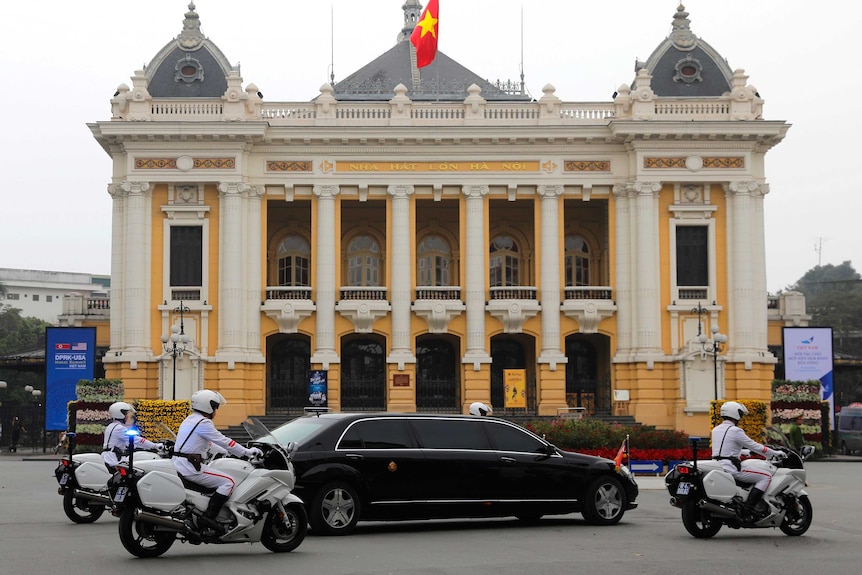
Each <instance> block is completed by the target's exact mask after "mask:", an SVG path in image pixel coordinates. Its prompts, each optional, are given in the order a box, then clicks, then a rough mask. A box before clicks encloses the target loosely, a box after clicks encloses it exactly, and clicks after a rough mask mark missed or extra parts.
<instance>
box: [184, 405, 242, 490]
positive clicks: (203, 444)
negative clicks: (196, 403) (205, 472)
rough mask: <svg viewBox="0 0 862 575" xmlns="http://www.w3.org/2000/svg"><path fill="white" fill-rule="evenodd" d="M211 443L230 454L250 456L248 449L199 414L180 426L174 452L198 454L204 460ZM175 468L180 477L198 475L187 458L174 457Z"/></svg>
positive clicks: (196, 413)
mask: <svg viewBox="0 0 862 575" xmlns="http://www.w3.org/2000/svg"><path fill="white" fill-rule="evenodd" d="M210 443H213V444H215V445H217V446H219V447H223V448H224V449H226V450H227V451H228V452H229V453H230V454H232V455H236V456H237V457H242V456H243V455H247V454H248V451H249V450H248V449H246V448H245V447H243V446H242V445H240V444H239V443H237V442H236V441H234V440H233V439H231V438H230V437H228V436H226V435H223V434H222V433H221V432H220V431H219V430H217V429H216V428H215V425H213V422H212V420H211V419H209V418H208V417H204V416H203V415H202V414H200V413H198V412H194V413H192V414H191V415H190V416H188V417H187V418H186V419H185V421H183V422H182V424H180V430H179V433H177V441H176V443H175V444H174V451H175V452H178V453H188V454H197V455H200V456H201V457H202V458H204V456H205V455H206V452H207V449H208V448H209V445H210ZM173 462H174V467H175V468H176V470H177V471H178V472H179V474H180V475H184V476H187V477H188V476H190V475H195V474H197V473H198V470H196V469H195V466H194V465H192V463H191V461H189V460H188V459H186V458H185V457H178V456H176V455H175V456H174V457H173Z"/></svg>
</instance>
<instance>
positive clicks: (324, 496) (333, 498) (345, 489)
mask: <svg viewBox="0 0 862 575" xmlns="http://www.w3.org/2000/svg"><path fill="white" fill-rule="evenodd" d="M308 520H309V522H310V523H311V528H312V529H313V530H314V532H315V533H317V534H319V535H347V534H349V533H351V532H352V531H353V530H354V529H355V528H356V524H357V523H358V522H359V497H358V495H357V494H356V490H355V489H353V487H352V486H351V485H350V484H348V483H346V482H344V481H333V482H332V483H327V484H326V485H324V486H323V488H321V489H320V491H318V492H317V495H316V496H315V497H314V501H312V503H311V511H310V512H309V517H308Z"/></svg>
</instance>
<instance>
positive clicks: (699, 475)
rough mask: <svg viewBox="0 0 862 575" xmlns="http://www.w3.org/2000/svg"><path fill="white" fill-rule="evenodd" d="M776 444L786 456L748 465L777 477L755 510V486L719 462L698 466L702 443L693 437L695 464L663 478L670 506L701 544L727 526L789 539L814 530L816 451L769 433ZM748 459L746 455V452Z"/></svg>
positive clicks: (771, 430) (683, 465) (744, 464)
mask: <svg viewBox="0 0 862 575" xmlns="http://www.w3.org/2000/svg"><path fill="white" fill-rule="evenodd" d="M768 431H769V433H770V435H771V437H772V438H773V439H776V438H778V439H780V440H782V443H783V445H770V447H771V448H772V449H774V450H776V451H779V452H781V453H783V454H784V457H783V458H775V459H773V460H772V461H767V460H763V459H756V458H751V459H745V460H744V461H742V462H741V467H742V469H743V470H746V469H750V470H756V471H759V472H761V473H768V474H769V475H771V476H772V480H771V481H770V483H769V487H768V488H767V489H766V492H765V493H764V494H763V498H762V499H761V500H760V501H759V502H758V503H757V505H756V506H755V507H754V509H753V510H752V509H750V508H749V507H748V506H747V505H746V501H747V499H748V494H749V490H750V488H751V486H752V484H747V483H741V482H737V481H736V480H735V479H734V478H733V476H732V475H731V474H729V473H728V472H727V471H725V470H724V467H723V466H722V465H721V462H720V461H716V460H713V459H707V460H700V461H698V460H697V443H698V441H700V438H699V437H691V438H689V440H690V441H691V446H692V460H691V461H687V462H684V463H680V464H678V465H676V466H675V467H674V468H673V469H672V470H671V471H669V472H668V474H667V475H666V476H665V478H664V482H665V487H667V490H668V493H670V496H671V497H670V504H671V505H673V506H674V507H679V508H680V509H682V523H683V525H684V526H685V529H686V531H688V532H689V534H691V535H692V536H694V537H696V538H698V539H708V538H710V537H713V536H714V535H715V534H716V533H718V531H719V530H720V529H721V527H722V525H727V526H728V527H731V528H733V529H760V528H765V527H773V528H774V527H778V528H779V529H781V531H782V532H783V533H784V534H785V535H790V536H799V535H802V534H803V533H805V532H806V531H808V528H809V527H810V526H811V519H812V516H813V509H812V507H811V501H810V500H809V498H808V493H807V492H806V491H805V489H804V488H805V485H806V483H805V478H806V475H805V465H804V462H805V460H807V459H808V458H809V457H810V456H811V454H812V453H814V447H813V446H811V445H806V446H804V447H802V449H801V450H800V451H799V453H797V452H796V451H794V450H792V449H791V448H790V447H789V445H790V442H789V441H787V438H786V437H785V436H784V435H783V434H782V433H781V431H779V430H778V429H776V428H769V430H768ZM743 454H744V455H746V454H745V452H743Z"/></svg>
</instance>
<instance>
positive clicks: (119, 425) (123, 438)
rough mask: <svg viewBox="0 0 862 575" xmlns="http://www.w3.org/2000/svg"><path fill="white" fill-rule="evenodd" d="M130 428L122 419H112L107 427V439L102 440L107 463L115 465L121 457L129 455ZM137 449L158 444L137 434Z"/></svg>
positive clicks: (104, 458) (148, 447)
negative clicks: (127, 433)
mask: <svg viewBox="0 0 862 575" xmlns="http://www.w3.org/2000/svg"><path fill="white" fill-rule="evenodd" d="M128 430H129V428H128V427H126V425H125V424H124V423H123V422H121V421H116V420H115V421H112V422H111V423H109V424H108V425H107V427H105V439H104V440H103V441H102V460H103V461H104V462H105V465H108V466H110V467H115V466H116V465H117V463H119V462H120V457H121V456H124V455H128V451H129V436H128V435H126V432H127V431H128ZM134 447H135V449H155V448H156V444H155V443H153V442H152V441H150V440H149V439H145V438H144V437H143V436H140V435H138V436H136V437H135V440H134Z"/></svg>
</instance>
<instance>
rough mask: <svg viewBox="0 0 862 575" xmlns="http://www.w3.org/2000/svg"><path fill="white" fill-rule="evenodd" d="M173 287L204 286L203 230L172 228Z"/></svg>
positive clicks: (194, 227)
mask: <svg viewBox="0 0 862 575" xmlns="http://www.w3.org/2000/svg"><path fill="white" fill-rule="evenodd" d="M171 285H172V286H174V287H185V286H188V287H200V286H202V285H203V228H202V227H201V226H171Z"/></svg>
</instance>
